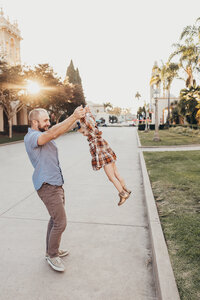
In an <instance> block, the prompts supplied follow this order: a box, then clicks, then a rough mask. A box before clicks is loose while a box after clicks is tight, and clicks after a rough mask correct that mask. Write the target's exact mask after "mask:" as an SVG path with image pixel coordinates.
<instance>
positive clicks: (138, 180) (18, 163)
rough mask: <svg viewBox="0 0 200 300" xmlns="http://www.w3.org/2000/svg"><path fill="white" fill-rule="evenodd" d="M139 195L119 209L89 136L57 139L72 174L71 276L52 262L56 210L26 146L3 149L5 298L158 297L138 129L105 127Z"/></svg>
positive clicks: (1, 281) (0, 228)
mask: <svg viewBox="0 0 200 300" xmlns="http://www.w3.org/2000/svg"><path fill="white" fill-rule="evenodd" d="M103 131H104V133H103V136H104V138H105V139H107V141H108V142H109V143H110V145H111V147H112V148H113V150H114V151H115V152H116V153H117V155H118V162H117V166H118V168H119V170H120V173H121V174H122V175H123V177H124V178H125V180H126V182H127V185H128V186H129V187H130V188H131V189H132V190H133V194H132V196H131V198H130V199H129V200H127V202H126V203H125V204H124V205H123V206H121V207H118V206H117V203H118V195H117V191H116V190H115V188H114V187H113V186H112V184H111V183H110V182H109V181H108V180H107V178H106V176H105V174H104V172H103V171H102V170H101V171H98V172H94V171H93V170H92V168H91V165H90V159H91V158H90V154H89V149H88V143H87V141H86V139H85V138H84V137H83V136H81V135H80V134H78V133H70V134H68V135H66V136H63V137H61V138H60V139H58V140H57V145H58V148H59V157H60V162H61V166H62V169H63V173H64V178H65V185H64V188H65V191H66V200H67V203H66V211H67V216H68V227H67V229H66V231H65V233H64V234H63V238H62V246H63V248H67V249H69V250H70V255H69V257H66V258H65V259H64V261H65V265H66V271H65V273H57V272H55V271H53V270H52V269H51V268H50V267H49V265H48V264H47V263H46V261H45V259H44V254H45V235H46V226H47V222H48V218H49V217H48V214H47V212H46V209H45V207H44V206H43V203H42V202H41V200H40V199H39V198H38V196H37V193H36V192H35V191H34V189H33V185H32V181H31V176H32V171H33V169H32V166H31V164H30V162H29V160H28V157H27V155H26V153H25V149H24V144H23V143H19V144H15V145H8V146H5V147H1V148H0V189H1V192H0V241H1V247H0V257H1V262H0V291H1V293H0V299H2V300H6V299H8V300H11V299H12V300H13V299H17V300H21V299H28V300H37V299H38V300H53V299H54V300H55V299H56V300H79V299H80V300H90V299H91V300H122V299H123V300H156V299H157V298H156V292H155V282H154V278H153V274H152V266H151V245H150V238H149V230H148V223H147V216H146V209H145V204H144V191H143V185H142V176H141V169H140V162H139V154H138V149H137V138H136V130H135V128H128V127H127V128H103Z"/></svg>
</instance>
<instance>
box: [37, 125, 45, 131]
mask: <svg viewBox="0 0 200 300" xmlns="http://www.w3.org/2000/svg"><path fill="white" fill-rule="evenodd" d="M38 129H39V131H41V132H45V131H46V130H45V129H44V128H41V127H39V126H38Z"/></svg>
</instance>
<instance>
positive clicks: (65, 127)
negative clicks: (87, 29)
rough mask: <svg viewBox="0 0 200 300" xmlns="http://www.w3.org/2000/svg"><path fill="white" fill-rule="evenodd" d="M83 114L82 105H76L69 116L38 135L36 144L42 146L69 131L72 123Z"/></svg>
mask: <svg viewBox="0 0 200 300" xmlns="http://www.w3.org/2000/svg"><path fill="white" fill-rule="evenodd" d="M84 115H85V110H84V109H83V107H82V106H79V107H77V108H76V109H75V111H74V112H73V114H72V115H71V116H70V117H68V118H67V119H66V120H64V121H63V122H61V123H59V124H56V125H54V126H52V127H51V128H50V129H49V130H47V131H46V132H44V133H42V134H41V135H40V136H39V137H38V141H37V143H38V145H39V146H42V145H44V144H46V143H48V142H49V141H51V140H54V139H57V138H58V137H59V136H60V135H62V134H64V133H65V132H67V131H69V130H70V129H71V127H72V125H73V124H74V122H75V121H76V120H78V119H80V118H82V117H84Z"/></svg>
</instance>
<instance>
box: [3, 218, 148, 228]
mask: <svg viewBox="0 0 200 300" xmlns="http://www.w3.org/2000/svg"><path fill="white" fill-rule="evenodd" d="M0 219H17V220H26V221H42V222H48V219H33V218H22V217H9V216H7V217H6V216H0ZM68 223H74V224H88V225H104V226H122V227H136V228H148V226H147V225H131V224H114V223H98V222H82V221H68Z"/></svg>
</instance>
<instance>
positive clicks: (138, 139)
mask: <svg viewBox="0 0 200 300" xmlns="http://www.w3.org/2000/svg"><path fill="white" fill-rule="evenodd" d="M136 137H137V142H138V148H143V147H142V146H141V142H140V138H139V134H138V130H136Z"/></svg>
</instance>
